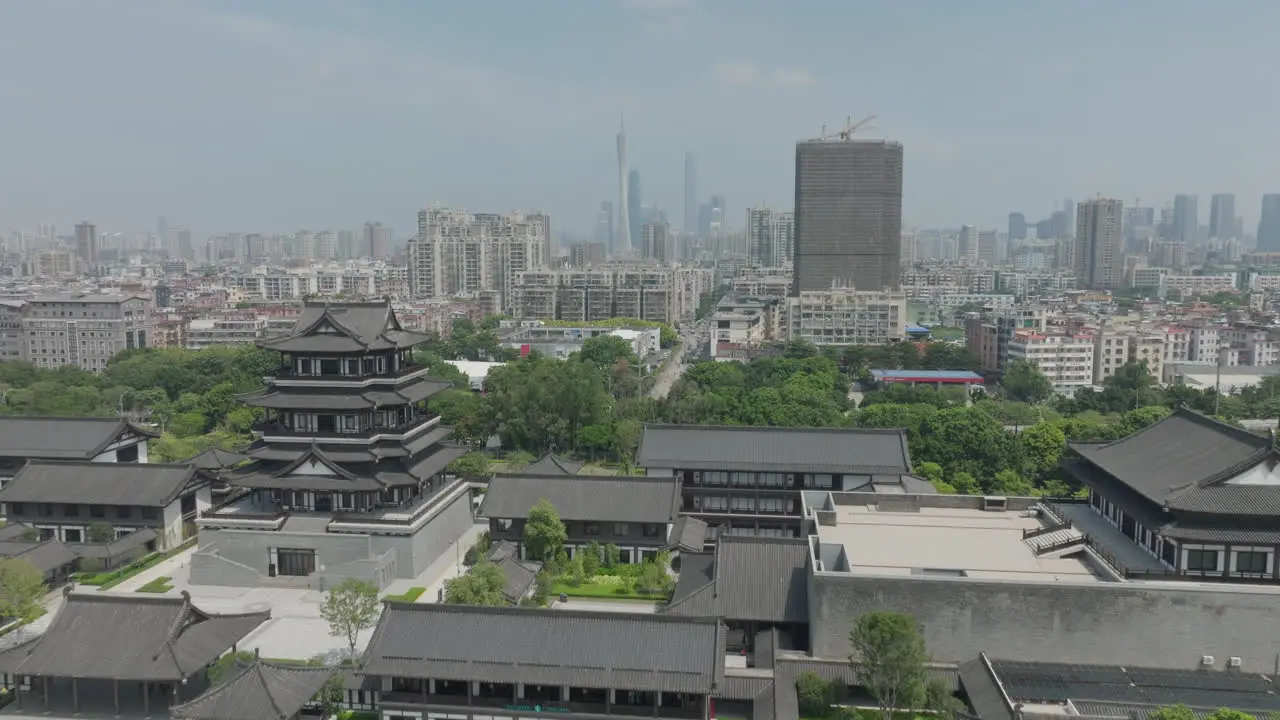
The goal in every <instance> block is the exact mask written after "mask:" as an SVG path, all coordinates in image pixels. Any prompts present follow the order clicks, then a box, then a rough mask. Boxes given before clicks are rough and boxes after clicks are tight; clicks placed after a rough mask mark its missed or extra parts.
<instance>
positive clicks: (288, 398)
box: [240, 388, 404, 411]
mask: <svg viewBox="0 0 1280 720" xmlns="http://www.w3.org/2000/svg"><path fill="white" fill-rule="evenodd" d="M294 390H295V388H289V389H287V390H270V391H266V390H264V391H262V392H259V393H256V394H253V395H246V396H244V397H242V398H240V400H241V402H243V403H244V404H245V405H248V406H249V407H261V408H272V409H280V410H334V411H337V410H366V409H369V408H372V407H373V401H372V400H370V399H368V398H366V397H365V396H364V395H357V394H353V393H344V392H341V391H335V390H332V389H328V388H326V389H325V391H324V392H294ZM400 402H401V403H404V400H403V399H401V400H400Z"/></svg>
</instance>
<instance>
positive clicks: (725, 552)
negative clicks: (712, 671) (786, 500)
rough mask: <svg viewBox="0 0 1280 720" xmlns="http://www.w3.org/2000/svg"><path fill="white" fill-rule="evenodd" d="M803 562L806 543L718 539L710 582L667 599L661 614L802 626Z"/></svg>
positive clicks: (805, 617) (805, 599)
mask: <svg viewBox="0 0 1280 720" xmlns="http://www.w3.org/2000/svg"><path fill="white" fill-rule="evenodd" d="M681 562H682V563H683V562H684V560H682V561H681ZM808 562H809V543H808V541H807V540H805V539H803V538H765V537H752V536H746V535H726V536H722V537H721V538H720V540H719V542H718V543H717V544H716V551H715V567H714V577H713V579H712V580H711V582H709V583H707V584H705V585H703V586H702V587H701V588H698V589H696V590H692V591H689V592H688V593H687V594H685V595H683V596H681V597H680V598H679V599H678V600H674V599H673V601H672V602H671V603H670V604H669V605H667V607H666V610H665V612H666V613H668V614H672V615H694V616H705V615H713V616H716V617H722V618H725V619H727V620H736V621H742V620H756V621H761V622H796V623H805V622H808V621H809V585H808V580H807V577H806V572H807V571H806V569H805V568H806V567H807V566H808ZM681 572H682V574H683V572H684V567H683V565H682V568H681ZM679 591H680V587H679V584H677V594H679Z"/></svg>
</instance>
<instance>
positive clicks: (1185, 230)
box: [1169, 195, 1200, 243]
mask: <svg viewBox="0 0 1280 720" xmlns="http://www.w3.org/2000/svg"><path fill="white" fill-rule="evenodd" d="M1196 200H1197V199H1196V196H1195V195H1176V196H1174V198H1173V226H1172V228H1171V231H1172V237H1170V238H1169V239H1170V240H1175V241H1177V242H1183V243H1189V242H1194V241H1195V240H1196V238H1197V237H1199V232H1200V218H1199V214H1198V213H1197V211H1196V204H1197V203H1196Z"/></svg>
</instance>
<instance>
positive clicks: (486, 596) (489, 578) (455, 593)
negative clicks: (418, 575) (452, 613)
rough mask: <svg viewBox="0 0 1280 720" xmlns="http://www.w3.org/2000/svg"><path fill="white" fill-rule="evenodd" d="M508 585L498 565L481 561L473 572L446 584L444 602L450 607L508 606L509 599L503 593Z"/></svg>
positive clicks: (472, 569)
mask: <svg viewBox="0 0 1280 720" xmlns="http://www.w3.org/2000/svg"><path fill="white" fill-rule="evenodd" d="M506 584H507V581H506V578H505V577H503V575H502V570H501V569H499V568H498V566H497V565H494V564H493V563H491V562H489V561H488V560H481V561H480V562H478V563H476V565H475V567H473V568H471V572H469V573H467V574H466V575H461V576H459V577H456V578H453V579H452V580H449V581H448V582H446V583H445V585H444V601H445V602H446V603H448V604H450V605H488V606H490V607H497V606H501V605H506V604H507V598H506V596H505V595H503V593H502V591H503V589H504V588H505V587H506Z"/></svg>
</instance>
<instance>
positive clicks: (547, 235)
mask: <svg viewBox="0 0 1280 720" xmlns="http://www.w3.org/2000/svg"><path fill="white" fill-rule="evenodd" d="M525 218H526V219H528V220H529V222H535V223H539V224H540V225H542V262H541V264H540V265H539V267H549V266H550V265H551V256H552V255H553V254H554V252H553V250H552V248H551V216H550V215H548V214H547V213H544V212H542V211H541V210H535V211H533V212H531V213H525Z"/></svg>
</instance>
